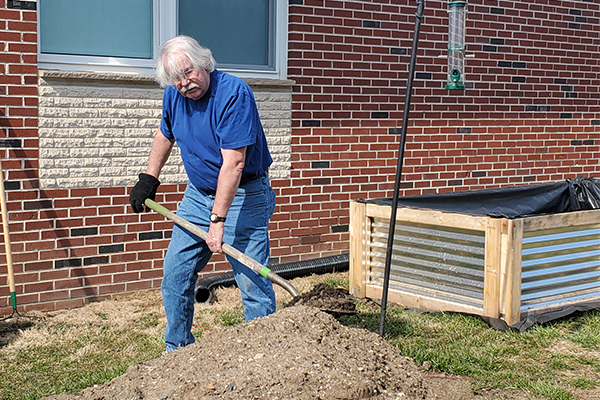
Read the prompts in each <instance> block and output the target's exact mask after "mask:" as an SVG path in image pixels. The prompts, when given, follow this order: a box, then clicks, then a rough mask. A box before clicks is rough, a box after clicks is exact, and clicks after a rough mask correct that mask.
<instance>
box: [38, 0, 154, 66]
mask: <svg viewBox="0 0 600 400" xmlns="http://www.w3.org/2000/svg"><path fill="white" fill-rule="evenodd" d="M38 5H39V13H40V51H41V53H48V54H67V55H85V56H109V57H126V58H142V59H152V57H153V54H152V47H153V35H152V25H153V20H152V0H126V1H123V0H38Z"/></svg>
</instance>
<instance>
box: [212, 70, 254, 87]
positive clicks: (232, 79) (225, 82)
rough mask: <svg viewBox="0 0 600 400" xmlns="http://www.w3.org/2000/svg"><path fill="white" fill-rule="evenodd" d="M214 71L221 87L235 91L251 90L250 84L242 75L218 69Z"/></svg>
mask: <svg viewBox="0 0 600 400" xmlns="http://www.w3.org/2000/svg"><path fill="white" fill-rule="evenodd" d="M213 73H214V74H215V78H216V80H217V82H219V86H221V87H226V88H228V89H229V90H231V91H234V92H246V91H249V90H250V86H248V84H247V83H246V82H245V81H244V80H243V79H242V78H240V77H237V76H235V75H232V74H230V73H227V72H222V71H219V70H216V69H215V70H214V72H213Z"/></svg>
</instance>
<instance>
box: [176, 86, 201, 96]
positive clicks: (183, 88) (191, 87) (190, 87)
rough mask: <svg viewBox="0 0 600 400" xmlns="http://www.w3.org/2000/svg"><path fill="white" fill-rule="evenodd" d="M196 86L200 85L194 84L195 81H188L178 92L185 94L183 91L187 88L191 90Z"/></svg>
mask: <svg viewBox="0 0 600 400" xmlns="http://www.w3.org/2000/svg"><path fill="white" fill-rule="evenodd" d="M197 87H200V86H199V85H198V84H196V83H190V84H189V85H187V86H185V87H182V88H181V90H180V92H181V94H185V92H187V91H188V90H192V89H195V88H197Z"/></svg>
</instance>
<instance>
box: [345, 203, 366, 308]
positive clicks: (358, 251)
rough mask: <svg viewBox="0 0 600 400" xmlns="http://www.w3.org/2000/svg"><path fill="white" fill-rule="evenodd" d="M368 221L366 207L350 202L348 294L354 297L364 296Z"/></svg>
mask: <svg viewBox="0 0 600 400" xmlns="http://www.w3.org/2000/svg"><path fill="white" fill-rule="evenodd" d="M369 238H370V219H369V218H367V205H366V204H365V203H359V202H357V201H352V202H350V271H349V281H350V293H351V294H352V295H353V296H356V297H365V296H366V284H367V282H366V280H367V264H368V256H369V254H368V252H369V247H368V242H369Z"/></svg>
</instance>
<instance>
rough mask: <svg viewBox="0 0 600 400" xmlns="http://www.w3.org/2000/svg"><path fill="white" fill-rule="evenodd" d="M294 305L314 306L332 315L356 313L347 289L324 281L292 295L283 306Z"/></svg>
mask: <svg viewBox="0 0 600 400" xmlns="http://www.w3.org/2000/svg"><path fill="white" fill-rule="evenodd" d="M294 305H304V306H310V307H315V308H318V309H319V310H321V311H325V312H328V313H329V314H332V315H334V316H336V315H341V314H354V313H356V305H355V304H354V300H353V298H352V296H351V295H350V294H349V293H348V290H347V289H345V288H334V287H331V286H329V285H327V284H325V283H319V284H317V285H315V287H314V288H313V289H312V290H310V291H308V292H305V293H302V294H301V295H299V296H296V297H294V298H293V299H292V300H291V301H290V302H289V303H286V304H284V305H283V307H291V306H294Z"/></svg>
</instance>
